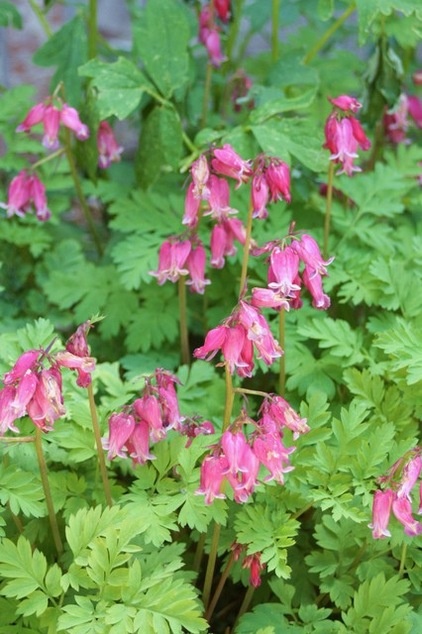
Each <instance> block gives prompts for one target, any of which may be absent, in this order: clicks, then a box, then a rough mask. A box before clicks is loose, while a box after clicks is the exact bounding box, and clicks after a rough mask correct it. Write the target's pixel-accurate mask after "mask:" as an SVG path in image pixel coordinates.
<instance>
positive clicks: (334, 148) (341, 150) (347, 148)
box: [323, 95, 371, 176]
mask: <svg viewBox="0 0 422 634" xmlns="http://www.w3.org/2000/svg"><path fill="white" fill-rule="evenodd" d="M329 101H330V102H331V103H332V104H333V106H334V110H333V112H332V113H331V114H330V115H329V117H328V119H327V121H326V123H325V143H324V145H323V147H324V148H326V149H327V150H330V152H331V156H330V160H331V161H334V163H340V164H341V166H342V167H341V169H340V170H339V171H338V174H347V175H348V176H352V174H353V172H360V171H361V168H360V167H358V166H357V165H355V164H354V160H355V159H356V158H357V157H358V154H357V150H358V148H359V147H360V148H362V150H369V148H370V147H371V142H370V140H369V139H368V137H367V136H366V134H365V132H364V130H363V128H362V126H361V124H360V122H359V121H358V120H357V119H356V117H354V116H353V114H354V113H355V112H357V111H358V110H359V108H360V107H361V104H360V103H359V102H358V101H357V100H356V99H354V98H353V97H349V96H348V95H341V96H340V97H336V98H333V99H331V98H330V99H329Z"/></svg>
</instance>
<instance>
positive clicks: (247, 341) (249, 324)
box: [193, 300, 283, 377]
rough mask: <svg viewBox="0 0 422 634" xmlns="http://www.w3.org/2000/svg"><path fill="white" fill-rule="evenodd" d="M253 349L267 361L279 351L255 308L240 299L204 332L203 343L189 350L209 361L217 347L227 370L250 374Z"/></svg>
mask: <svg viewBox="0 0 422 634" xmlns="http://www.w3.org/2000/svg"><path fill="white" fill-rule="evenodd" d="M254 349H255V351H256V353H257V356H258V359H262V360H263V361H264V363H266V364H267V365H271V364H272V363H273V362H274V360H275V359H278V358H279V357H281V356H282V354H283V350H282V349H281V347H280V345H279V343H278V342H277V341H276V339H274V337H273V335H272V333H271V330H270V327H269V326H268V323H267V321H266V319H265V318H264V316H263V315H262V314H261V312H260V310H259V308H256V307H255V306H252V305H251V304H249V303H248V302H246V301H245V300H241V301H240V302H239V304H238V305H237V306H236V308H235V309H234V310H233V312H232V314H231V315H230V316H229V317H227V319H225V320H224V322H223V324H222V325H221V326H217V327H216V328H212V329H211V330H210V331H209V332H208V333H207V335H206V337H205V341H204V345H203V346H201V347H200V348H196V349H195V350H194V353H193V354H194V356H195V357H196V358H197V359H206V360H207V361H209V360H210V359H212V358H213V357H214V356H215V355H216V354H217V352H219V351H221V353H222V355H223V358H224V363H225V364H227V367H228V369H229V371H230V373H231V374H233V373H234V372H235V373H236V374H237V375H238V376H241V377H250V376H252V374H253V370H254V367H255V364H254Z"/></svg>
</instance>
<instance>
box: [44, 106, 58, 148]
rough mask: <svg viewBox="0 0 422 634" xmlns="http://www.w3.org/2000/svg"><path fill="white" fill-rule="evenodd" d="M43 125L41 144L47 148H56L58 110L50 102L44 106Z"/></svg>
mask: <svg viewBox="0 0 422 634" xmlns="http://www.w3.org/2000/svg"><path fill="white" fill-rule="evenodd" d="M43 127H44V137H43V141H42V143H43V146H44V147H46V148H47V149H49V150H56V149H57V148H58V147H59V139H58V136H59V127H60V110H58V109H57V108H56V107H55V106H53V105H52V104H50V105H48V106H46V107H45V111H44V117H43Z"/></svg>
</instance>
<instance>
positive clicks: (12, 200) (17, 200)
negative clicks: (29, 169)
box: [0, 170, 31, 218]
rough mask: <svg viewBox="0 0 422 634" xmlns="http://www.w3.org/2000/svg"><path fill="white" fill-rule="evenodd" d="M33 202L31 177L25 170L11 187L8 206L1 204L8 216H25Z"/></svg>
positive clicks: (11, 183)
mask: <svg viewBox="0 0 422 634" xmlns="http://www.w3.org/2000/svg"><path fill="white" fill-rule="evenodd" d="M30 202H31V177H30V176H29V175H28V174H27V173H26V171H25V170H22V171H21V172H19V174H18V175H17V176H15V177H14V178H13V179H12V180H11V182H10V185H9V191H8V196H7V204H4V203H0V207H3V208H4V209H6V212H7V216H8V217H9V218H10V216H13V215H16V216H24V215H25V212H26V211H27V208H28V206H29V205H30Z"/></svg>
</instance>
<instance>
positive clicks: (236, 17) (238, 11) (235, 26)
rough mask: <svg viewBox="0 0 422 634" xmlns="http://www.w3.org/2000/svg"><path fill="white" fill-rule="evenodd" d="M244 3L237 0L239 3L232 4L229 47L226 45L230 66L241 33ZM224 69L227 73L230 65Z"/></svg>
mask: <svg viewBox="0 0 422 634" xmlns="http://www.w3.org/2000/svg"><path fill="white" fill-rule="evenodd" d="M243 3H244V0H237V2H234V3H232V4H233V5H234V7H233V19H232V22H231V26H230V32H229V36H228V38H227V45H226V55H227V59H228V63H229V64H230V63H231V61H232V59H233V50H234V46H235V44H236V40H237V38H238V35H239V31H240V22H241V20H242V10H243ZM223 68H224V70H226V72H227V70H229V66H228V65H226V66H225V67H223Z"/></svg>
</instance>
